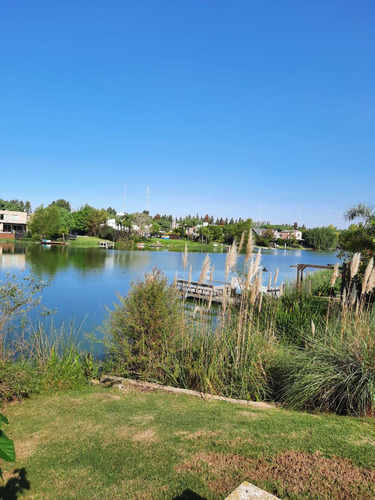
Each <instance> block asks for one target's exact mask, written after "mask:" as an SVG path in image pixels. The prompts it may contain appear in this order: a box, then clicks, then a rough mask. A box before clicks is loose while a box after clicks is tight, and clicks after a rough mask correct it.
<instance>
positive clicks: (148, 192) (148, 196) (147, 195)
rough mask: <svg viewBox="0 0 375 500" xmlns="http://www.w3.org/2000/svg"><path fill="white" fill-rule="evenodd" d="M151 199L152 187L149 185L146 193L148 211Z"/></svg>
mask: <svg viewBox="0 0 375 500" xmlns="http://www.w3.org/2000/svg"><path fill="white" fill-rule="evenodd" d="M149 201H150V188H149V186H147V194H146V210H147V212H148V206H149Z"/></svg>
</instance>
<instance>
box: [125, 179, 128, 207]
mask: <svg viewBox="0 0 375 500" xmlns="http://www.w3.org/2000/svg"><path fill="white" fill-rule="evenodd" d="M127 187H128V185H127V184H126V182H125V184H124V214H125V213H126V188H127Z"/></svg>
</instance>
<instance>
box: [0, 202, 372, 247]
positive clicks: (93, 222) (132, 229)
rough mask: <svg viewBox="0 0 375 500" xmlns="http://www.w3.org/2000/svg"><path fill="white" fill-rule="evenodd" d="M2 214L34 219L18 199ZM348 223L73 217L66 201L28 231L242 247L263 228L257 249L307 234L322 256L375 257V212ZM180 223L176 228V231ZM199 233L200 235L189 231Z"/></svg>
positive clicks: (362, 210) (360, 211) (101, 214)
mask: <svg viewBox="0 0 375 500" xmlns="http://www.w3.org/2000/svg"><path fill="white" fill-rule="evenodd" d="M0 210H13V211H21V212H27V213H29V214H30V213H31V210H32V207H31V203H30V202H29V201H22V200H18V199H14V200H3V199H0ZM109 219H114V220H115V225H116V228H114V227H110V226H108V224H107V222H108V220H109ZM344 219H345V220H347V221H350V222H352V221H356V222H355V223H354V222H353V223H352V224H351V225H350V226H349V228H348V229H345V230H341V231H339V230H337V228H335V227H333V226H332V225H331V226H327V227H315V228H311V229H307V228H306V227H305V225H302V226H298V223H297V222H294V223H293V224H286V223H283V224H270V222H269V221H258V222H257V221H255V222H254V221H253V220H252V219H251V218H247V219H242V218H241V217H240V218H238V219H233V218H231V219H228V218H223V217H217V218H216V219H215V218H214V216H213V215H209V214H205V215H204V216H201V215H199V214H196V215H195V216H192V215H190V214H188V215H186V216H185V217H179V218H178V219H174V218H173V216H172V215H171V214H159V213H157V214H156V215H154V216H151V215H150V213H149V212H148V211H146V210H144V211H143V212H135V213H132V214H130V213H127V214H117V211H116V209H114V208H112V207H108V208H107V209H104V208H101V209H97V208H95V207H93V206H91V205H89V204H87V203H86V204H85V205H82V206H81V207H80V208H78V209H77V210H74V211H72V208H71V204H70V202H69V201H67V200H64V199H62V198H60V199H58V200H55V201H52V203H50V204H49V205H48V206H47V207H44V206H43V205H41V206H40V207H38V208H36V210H35V212H34V214H32V218H31V220H30V223H29V225H28V230H29V232H30V233H31V235H32V236H33V237H35V238H36V239H37V238H39V237H45V238H66V237H67V236H68V235H69V234H72V233H74V234H78V235H88V236H100V237H102V238H106V239H111V240H121V239H124V240H126V239H131V238H134V237H140V236H142V234H144V231H145V228H149V232H150V234H151V235H153V236H158V235H160V234H165V233H173V234H175V235H176V236H178V237H181V238H184V237H186V238H188V237H190V238H192V239H194V238H195V239H198V240H199V241H202V242H204V243H211V242H214V241H215V242H221V243H225V244H228V245H230V244H232V243H233V241H234V240H237V241H239V240H240V239H241V235H242V233H244V235H245V237H246V238H247V235H248V233H249V231H250V229H251V228H254V227H255V228H257V227H258V228H262V229H263V231H262V233H261V234H254V239H255V243H256V244H257V245H260V246H270V245H272V244H281V243H283V244H284V243H285V242H286V241H285V240H277V238H276V237H275V231H282V230H290V231H292V230H296V229H299V230H300V231H302V238H303V245H304V246H306V247H309V248H312V249H316V250H333V249H335V248H340V249H341V250H342V251H344V252H348V253H354V252H361V251H367V252H369V253H370V254H371V255H372V252H374V251H375V211H374V208H373V207H371V206H369V205H365V204H363V203H358V204H357V205H354V206H353V207H352V208H350V209H349V210H347V212H345V214H344ZM173 221H175V225H173ZM192 228H194V231H189V230H190V229H192ZM287 243H288V245H296V244H298V243H300V242H297V241H294V240H293V238H290V239H288V240H287Z"/></svg>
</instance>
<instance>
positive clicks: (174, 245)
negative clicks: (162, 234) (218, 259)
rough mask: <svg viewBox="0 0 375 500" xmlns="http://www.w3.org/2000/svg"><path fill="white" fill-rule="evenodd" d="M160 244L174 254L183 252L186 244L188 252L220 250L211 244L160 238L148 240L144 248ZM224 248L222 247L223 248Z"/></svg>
mask: <svg viewBox="0 0 375 500" xmlns="http://www.w3.org/2000/svg"><path fill="white" fill-rule="evenodd" d="M157 243H158V244H161V245H163V247H164V248H168V250H172V251H176V252H183V251H184V250H185V245H186V243H187V246H188V250H189V251H190V252H193V251H198V252H201V251H204V252H212V251H213V250H220V249H221V247H220V246H216V247H214V246H213V244H212V243H210V244H209V245H207V244H205V243H201V242H199V241H191V240H185V239H180V240H173V239H169V240H163V239H162V238H149V239H148V240H147V241H146V242H145V246H146V247H148V246H150V245H155V244H157ZM223 248H224V247H223Z"/></svg>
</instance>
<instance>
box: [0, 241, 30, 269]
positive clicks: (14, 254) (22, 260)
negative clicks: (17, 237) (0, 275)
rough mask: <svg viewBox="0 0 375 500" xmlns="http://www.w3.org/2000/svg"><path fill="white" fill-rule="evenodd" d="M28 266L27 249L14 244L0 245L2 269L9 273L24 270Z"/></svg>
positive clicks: (0, 264) (0, 265)
mask: <svg viewBox="0 0 375 500" xmlns="http://www.w3.org/2000/svg"><path fill="white" fill-rule="evenodd" d="M25 265H26V248H25V247H24V246H23V245H22V246H20V245H17V244H16V243H14V242H11V243H2V244H1V245H0V268H3V269H6V270H8V271H10V270H12V269H23V268H25Z"/></svg>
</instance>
